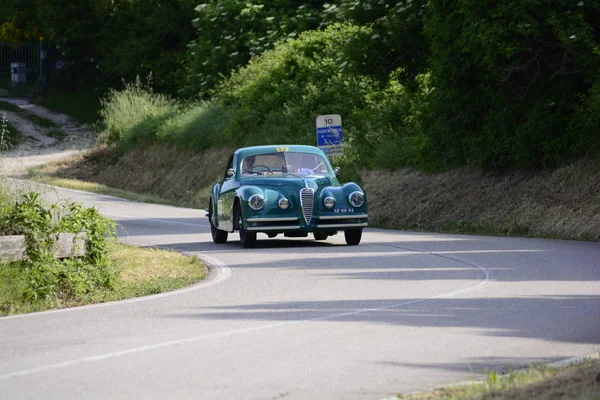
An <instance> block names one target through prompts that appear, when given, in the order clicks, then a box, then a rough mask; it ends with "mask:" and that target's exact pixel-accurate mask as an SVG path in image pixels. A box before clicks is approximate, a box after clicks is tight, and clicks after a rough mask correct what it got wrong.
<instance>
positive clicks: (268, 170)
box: [240, 152, 331, 177]
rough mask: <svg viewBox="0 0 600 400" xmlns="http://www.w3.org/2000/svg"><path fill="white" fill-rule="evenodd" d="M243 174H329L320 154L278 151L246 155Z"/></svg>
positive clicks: (243, 160)
mask: <svg viewBox="0 0 600 400" xmlns="http://www.w3.org/2000/svg"><path fill="white" fill-rule="evenodd" d="M240 166H241V171H242V176H244V177H247V176H257V175H282V174H297V175H328V174H330V173H331V170H330V169H329V166H328V164H327V162H326V161H325V160H324V159H323V157H321V156H320V155H318V154H311V153H292V152H277V153H264V154H255V155H252V156H246V157H244V158H243V159H242V161H241V163H240Z"/></svg>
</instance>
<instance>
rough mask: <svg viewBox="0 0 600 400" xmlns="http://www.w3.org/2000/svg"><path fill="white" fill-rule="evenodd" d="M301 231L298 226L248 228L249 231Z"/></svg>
mask: <svg viewBox="0 0 600 400" xmlns="http://www.w3.org/2000/svg"><path fill="white" fill-rule="evenodd" d="M290 229H300V227H299V226H298V225H288V226H249V227H247V228H246V230H247V231H278V230H290Z"/></svg>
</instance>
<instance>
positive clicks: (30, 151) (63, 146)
mask: <svg viewBox="0 0 600 400" xmlns="http://www.w3.org/2000/svg"><path fill="white" fill-rule="evenodd" d="M0 100H2V101H6V102H9V103H12V104H15V105H17V106H19V107H20V108H21V109H23V110H24V111H26V112H28V113H30V114H34V115H37V116H39V117H42V118H46V119H48V120H50V121H52V122H54V123H55V124H57V125H59V126H60V127H61V128H60V129H61V131H62V133H64V136H62V137H60V138H55V137H51V136H49V135H48V134H49V129H47V128H43V127H40V126H38V125H36V124H34V123H33V122H31V121H29V120H27V119H26V118H23V117H22V116H21V115H19V114H17V113H13V112H10V111H0V112H1V113H2V114H6V117H7V118H8V120H9V121H10V123H11V124H12V125H13V126H14V127H15V128H16V129H17V130H19V132H21V134H22V136H23V140H22V141H21V143H19V145H17V146H16V147H14V148H12V149H10V150H9V151H7V152H6V153H4V154H3V155H2V157H1V158H0V173H1V174H2V175H6V176H11V177H15V178H22V177H25V176H26V175H27V170H28V169H29V168H31V167H35V166H39V165H43V164H46V163H48V162H52V161H58V160H62V159H65V158H69V157H71V156H73V155H75V154H78V153H81V152H83V151H85V150H86V149H89V148H91V147H92V146H93V145H94V143H95V141H96V136H97V134H96V133H95V132H94V131H93V130H91V129H89V128H87V127H84V126H81V125H79V124H78V123H77V122H75V121H74V120H73V119H72V118H71V117H69V116H68V115H65V114H59V113H55V112H52V111H50V110H48V109H46V108H44V107H42V106H39V105H36V104H32V103H30V102H29V101H28V100H26V99H14V98H0Z"/></svg>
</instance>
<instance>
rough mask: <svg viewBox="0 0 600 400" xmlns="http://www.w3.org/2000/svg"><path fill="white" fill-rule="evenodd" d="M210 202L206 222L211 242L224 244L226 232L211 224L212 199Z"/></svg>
mask: <svg viewBox="0 0 600 400" xmlns="http://www.w3.org/2000/svg"><path fill="white" fill-rule="evenodd" d="M210 202H211V205H210V206H209V211H208V221H209V222H210V233H211V235H212V240H213V242H215V243H225V242H226V241H227V232H226V231H222V230H220V229H219V228H217V227H216V226H215V224H213V220H212V215H213V209H212V199H211V201H210Z"/></svg>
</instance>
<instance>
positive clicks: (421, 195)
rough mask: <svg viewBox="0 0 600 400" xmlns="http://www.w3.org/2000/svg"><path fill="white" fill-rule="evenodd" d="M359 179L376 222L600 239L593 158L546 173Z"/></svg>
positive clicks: (598, 176) (599, 187) (374, 174)
mask: <svg viewBox="0 0 600 400" xmlns="http://www.w3.org/2000/svg"><path fill="white" fill-rule="evenodd" d="M362 178H363V183H364V184H365V188H366V191H367V193H368V195H369V210H370V215H371V217H372V219H371V221H372V222H373V223H374V225H377V226H380V227H388V228H397V229H418V230H428V231H442V232H457V233H461V232H464V233H484V234H503V235H515V236H539V237H553V238H565V239H580V240H595V241H598V240H600V168H599V165H598V162H594V161H580V162H577V163H574V164H572V165H568V166H565V167H562V168H559V169H556V170H554V171H550V172H524V171H516V172H512V173H508V174H503V175H490V174H485V173H482V172H479V171H473V170H469V169H460V170H454V171H450V172H445V173H439V174H434V175H426V174H423V173H420V172H415V171H411V170H401V171H393V172H387V171H368V172H365V173H364V174H363V177H362Z"/></svg>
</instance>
